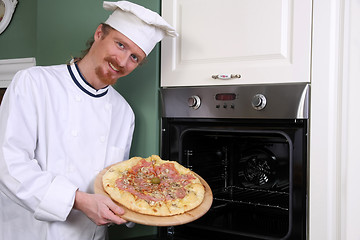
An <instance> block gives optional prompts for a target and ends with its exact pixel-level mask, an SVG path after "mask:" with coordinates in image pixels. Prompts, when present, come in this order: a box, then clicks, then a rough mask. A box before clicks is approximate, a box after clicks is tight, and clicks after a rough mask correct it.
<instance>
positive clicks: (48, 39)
mask: <svg viewBox="0 0 360 240" xmlns="http://www.w3.org/2000/svg"><path fill="white" fill-rule="evenodd" d="M130 1H131V0H130ZM131 2H135V3H138V4H140V5H142V6H144V7H147V8H149V9H151V10H153V11H156V12H158V13H159V12H160V6H161V3H160V0H151V1H149V0H132V1H131ZM109 14H110V12H108V11H106V10H104V9H103V8H102V1H100V0H75V1H74V0H61V1H58V0H20V1H19V3H18V4H17V7H16V10H15V12H14V15H13V19H12V21H11V22H10V25H9V26H8V28H7V29H6V30H5V31H4V32H3V33H2V34H1V35H0V59H8V58H24V57H35V58H36V62H37V65H52V64H61V63H66V62H67V61H68V60H70V59H71V57H72V56H78V55H79V53H80V51H81V50H83V49H85V44H86V41H87V40H88V39H90V38H92V37H93V33H94V31H95V29H96V27H97V26H98V25H99V24H100V23H101V22H103V21H105V20H106V18H107V17H108V15H109ZM159 52H160V48H159V46H156V47H155V49H154V50H153V51H152V53H151V54H150V55H149V56H148V62H147V63H146V64H145V65H143V66H140V67H139V68H137V69H136V70H135V71H134V72H133V73H131V74H130V75H129V76H127V77H124V78H121V79H119V80H118V82H117V83H116V84H115V85H114V87H115V89H116V90H118V91H119V92H120V93H121V94H122V95H123V96H124V97H125V98H126V99H127V101H128V102H129V104H130V105H131V106H132V108H133V110H134V112H135V115H136V126H135V133H134V139H133V145H132V149H131V156H143V157H147V156H149V155H152V154H159V107H158V90H159V79H160V73H159V68H160V64H159V58H160V53H159ZM153 233H156V228H155V227H148V226H143V225H136V226H135V227H134V228H132V229H127V228H126V227H124V226H112V227H111V228H110V239H124V238H126V237H136V236H142V235H147V234H153Z"/></svg>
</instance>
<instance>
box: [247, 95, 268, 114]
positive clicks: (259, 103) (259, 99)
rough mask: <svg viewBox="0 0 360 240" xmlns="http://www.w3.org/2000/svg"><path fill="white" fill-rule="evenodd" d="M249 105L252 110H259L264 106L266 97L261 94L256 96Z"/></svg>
mask: <svg viewBox="0 0 360 240" xmlns="http://www.w3.org/2000/svg"><path fill="white" fill-rule="evenodd" d="M251 103H252V106H253V108H254V109H256V110H261V109H263V108H265V106H266V97H265V96H264V95H262V94H256V95H255V96H254V97H253V99H252V102H251Z"/></svg>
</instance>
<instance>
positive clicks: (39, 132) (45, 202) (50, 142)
mask: <svg viewBox="0 0 360 240" xmlns="http://www.w3.org/2000/svg"><path fill="white" fill-rule="evenodd" d="M103 6H104V8H105V9H106V10H110V11H112V14H111V15H110V16H109V18H108V19H107V20H106V21H105V23H104V24H100V25H99V27H98V28H97V29H96V31H95V34H94V41H93V43H92V45H91V48H90V49H89V51H88V52H87V54H86V55H85V56H83V57H81V58H79V59H76V60H75V61H72V62H71V63H70V64H68V65H65V64H64V65H57V66H46V67H33V68H29V69H26V70H22V71H20V72H18V73H17V74H16V75H15V77H14V79H13V81H12V83H11V84H10V86H9V88H8V89H7V91H6V94H5V96H4V99H3V101H2V104H1V107H0V221H1V223H0V239H6V240H7V239H11V240H17V239H21V240H23V239H30V240H31V239H33V240H42V239H64V240H69V239H71V240H76V239H86V240H88V239H105V236H106V232H107V225H108V224H112V223H115V224H123V223H126V221H125V220H124V219H122V218H121V217H120V216H121V214H123V213H124V211H123V209H122V208H120V207H119V206H118V205H116V204H114V203H113V202H112V201H111V200H110V198H108V197H105V196H103V195H98V194H94V189H93V183H94V179H95V177H96V175H97V174H98V173H99V171H101V170H102V169H103V168H105V167H106V166H108V165H110V164H113V163H115V162H119V161H122V160H124V159H128V158H129V150H130V146H131V141H132V135H133V130H134V113H133V111H132V109H131V108H130V106H129V104H128V103H127V102H126V101H125V100H124V98H123V97H122V96H121V95H120V94H119V93H118V92H117V91H116V90H114V88H113V87H112V86H111V85H112V84H114V83H115V82H116V81H117V79H118V78H120V77H123V76H126V75H127V74H129V73H131V72H132V71H133V70H134V69H135V68H136V67H137V66H138V65H139V64H141V62H142V61H143V60H144V59H145V58H146V56H147V55H148V54H149V53H150V52H151V50H152V49H153V47H154V46H155V45H156V43H157V42H159V41H161V39H162V38H163V37H165V36H166V35H168V36H173V37H174V36H176V35H177V34H176V32H175V30H174V29H173V28H172V27H171V26H170V25H169V24H167V23H166V22H165V21H164V19H162V18H161V17H160V16H159V15H158V14H157V13H155V12H152V11H150V10H148V9H146V8H143V7H142V6H139V5H136V4H133V3H130V2H127V1H119V2H104V3H103ZM118 215H120V216H118Z"/></svg>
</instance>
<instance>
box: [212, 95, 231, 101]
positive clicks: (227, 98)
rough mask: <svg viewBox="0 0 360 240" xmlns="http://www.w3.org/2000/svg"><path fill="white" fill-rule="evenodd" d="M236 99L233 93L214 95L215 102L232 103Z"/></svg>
mask: <svg viewBox="0 0 360 240" xmlns="http://www.w3.org/2000/svg"><path fill="white" fill-rule="evenodd" d="M235 99H236V94H235V93H218V94H216V95H215V100H218V101H232V100H235Z"/></svg>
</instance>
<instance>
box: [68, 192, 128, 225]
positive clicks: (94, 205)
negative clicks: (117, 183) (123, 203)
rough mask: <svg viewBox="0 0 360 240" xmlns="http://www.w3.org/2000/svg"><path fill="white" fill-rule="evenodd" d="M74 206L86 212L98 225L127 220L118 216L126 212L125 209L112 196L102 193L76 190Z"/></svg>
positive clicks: (121, 222) (119, 222) (120, 222)
mask: <svg viewBox="0 0 360 240" xmlns="http://www.w3.org/2000/svg"><path fill="white" fill-rule="evenodd" d="M74 208H75V209H78V210H80V211H82V212H83V213H85V214H86V216H88V218H90V219H91V220H92V221H93V222H94V223H95V224H96V225H98V226H100V225H106V224H112V223H115V224H123V223H126V222H127V221H126V220H124V219H122V218H121V217H119V216H118V215H122V214H124V209H122V208H121V207H119V206H118V205H116V204H115V203H114V202H113V201H112V200H111V199H110V198H108V197H106V196H103V195H100V194H89V193H85V192H81V191H76V194H75V203H74Z"/></svg>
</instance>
